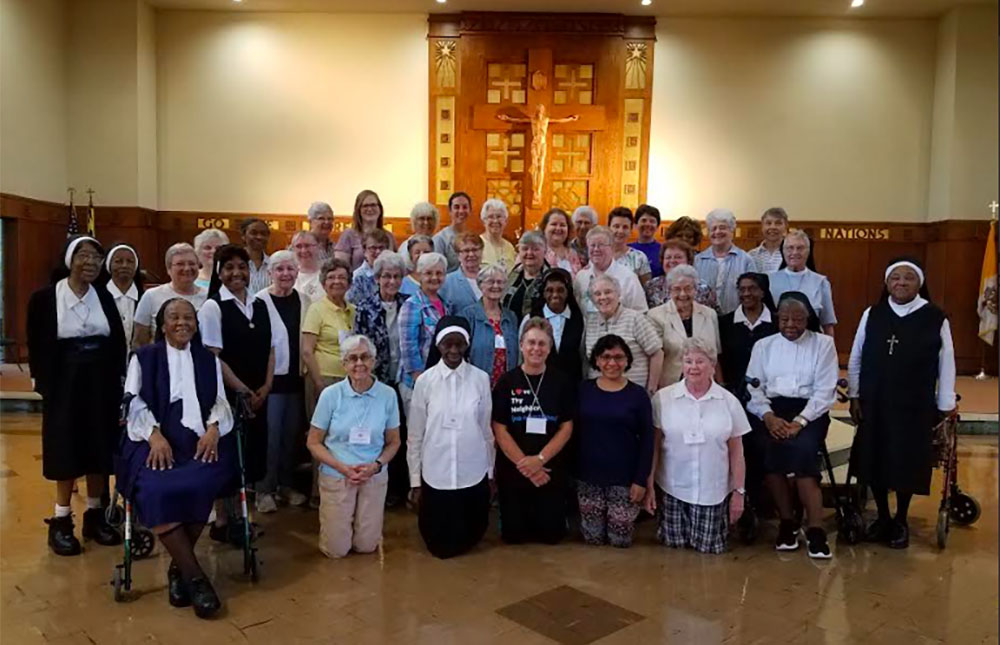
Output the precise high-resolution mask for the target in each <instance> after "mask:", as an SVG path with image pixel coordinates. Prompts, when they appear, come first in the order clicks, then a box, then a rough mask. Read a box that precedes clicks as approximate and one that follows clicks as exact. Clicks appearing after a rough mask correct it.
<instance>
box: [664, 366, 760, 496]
mask: <svg viewBox="0 0 1000 645" xmlns="http://www.w3.org/2000/svg"><path fill="white" fill-rule="evenodd" d="M653 425H654V426H655V427H656V428H658V429H659V430H660V432H659V433H657V435H656V436H657V440H658V441H660V442H661V443H660V446H661V451H660V456H661V459H660V463H659V464H658V465H657V468H656V483H657V484H658V485H659V486H660V488H662V489H663V490H664V491H666V492H667V494H669V495H672V496H673V497H675V498H677V499H679V500H681V501H682V502H687V503H688V504H699V505H701V506H715V505H716V504H720V503H722V502H723V500H725V499H726V495H728V494H729V493H730V491H732V490H733V488H734V487H735V486H734V483H733V482H731V481H730V477H729V475H730V473H729V440H730V439H735V438H737V437H742V436H743V435H745V434H747V433H748V432H750V422H749V421H747V415H746V413H745V412H744V411H743V406H741V405H740V402H739V401H738V400H737V399H736V397H735V396H733V395H732V394H730V393H729V392H727V391H726V390H725V388H723V387H722V386H721V385H719V384H718V383H714V382H713V383H712V386H711V387H710V388H709V389H708V392H706V393H705V394H704V395H703V396H702V397H701V398H700V399H696V398H695V397H694V395H693V394H691V392H690V391H688V388H687V384H685V383H684V381H683V380H682V381H678V382H677V383H674V384H673V385H671V386H670V387H665V388H663V389H662V390H660V391H659V392H657V393H656V395H655V396H654V397H653Z"/></svg>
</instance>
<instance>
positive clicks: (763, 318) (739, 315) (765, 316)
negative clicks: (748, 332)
mask: <svg viewBox="0 0 1000 645" xmlns="http://www.w3.org/2000/svg"><path fill="white" fill-rule="evenodd" d="M733 322H734V323H745V324H747V325H749V324H750V321H749V320H747V317H746V314H744V313H743V305H740V306H738V307H737V308H736V311H734V312H733ZM762 322H771V310H770V309H768V308H767V307H761V312H760V315H759V316H757V322H755V323H753V326H754V327H756V326H757V325H759V324H760V323H762Z"/></svg>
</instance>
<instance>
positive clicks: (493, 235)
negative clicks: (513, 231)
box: [479, 199, 517, 271]
mask: <svg viewBox="0 0 1000 645" xmlns="http://www.w3.org/2000/svg"><path fill="white" fill-rule="evenodd" d="M479 217H480V219H482V220H483V226H484V227H485V229H486V230H485V231H484V232H483V234H482V235H481V236H480V237H482V238H483V244H484V247H483V266H486V265H489V264H499V265H501V266H502V267H504V268H505V269H507V270H508V271H509V270H511V269H512V268H513V267H514V262H515V261H516V260H517V251H516V250H515V249H514V245H513V244H511V243H510V242H508V241H507V240H505V239H504V237H503V232H504V229H506V228H507V220H508V219H509V217H510V215H509V214H508V212H507V204H504V203H503V200H502V199H487V200H486V201H485V202H483V207H482V209H481V210H480V211H479Z"/></svg>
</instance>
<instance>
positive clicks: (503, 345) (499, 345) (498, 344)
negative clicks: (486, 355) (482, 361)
mask: <svg viewBox="0 0 1000 645" xmlns="http://www.w3.org/2000/svg"><path fill="white" fill-rule="evenodd" d="M493 349H507V341H505V340H504V339H503V334H494V335H493Z"/></svg>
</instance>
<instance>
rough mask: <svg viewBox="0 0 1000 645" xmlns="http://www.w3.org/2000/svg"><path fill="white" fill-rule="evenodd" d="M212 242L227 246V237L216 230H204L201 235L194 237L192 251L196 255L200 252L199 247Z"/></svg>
mask: <svg viewBox="0 0 1000 645" xmlns="http://www.w3.org/2000/svg"><path fill="white" fill-rule="evenodd" d="M212 240H218V241H219V244H220V245H221V244H229V236H228V235H226V234H225V233H224V232H222V231H220V230H219V229H217V228H206V229H205V230H204V231H202V232H201V233H198V234H197V235H195V236H194V249H195V252H196V253H199V252H201V247H202V246H204V245H205V243H207V242H210V241H212Z"/></svg>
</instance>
